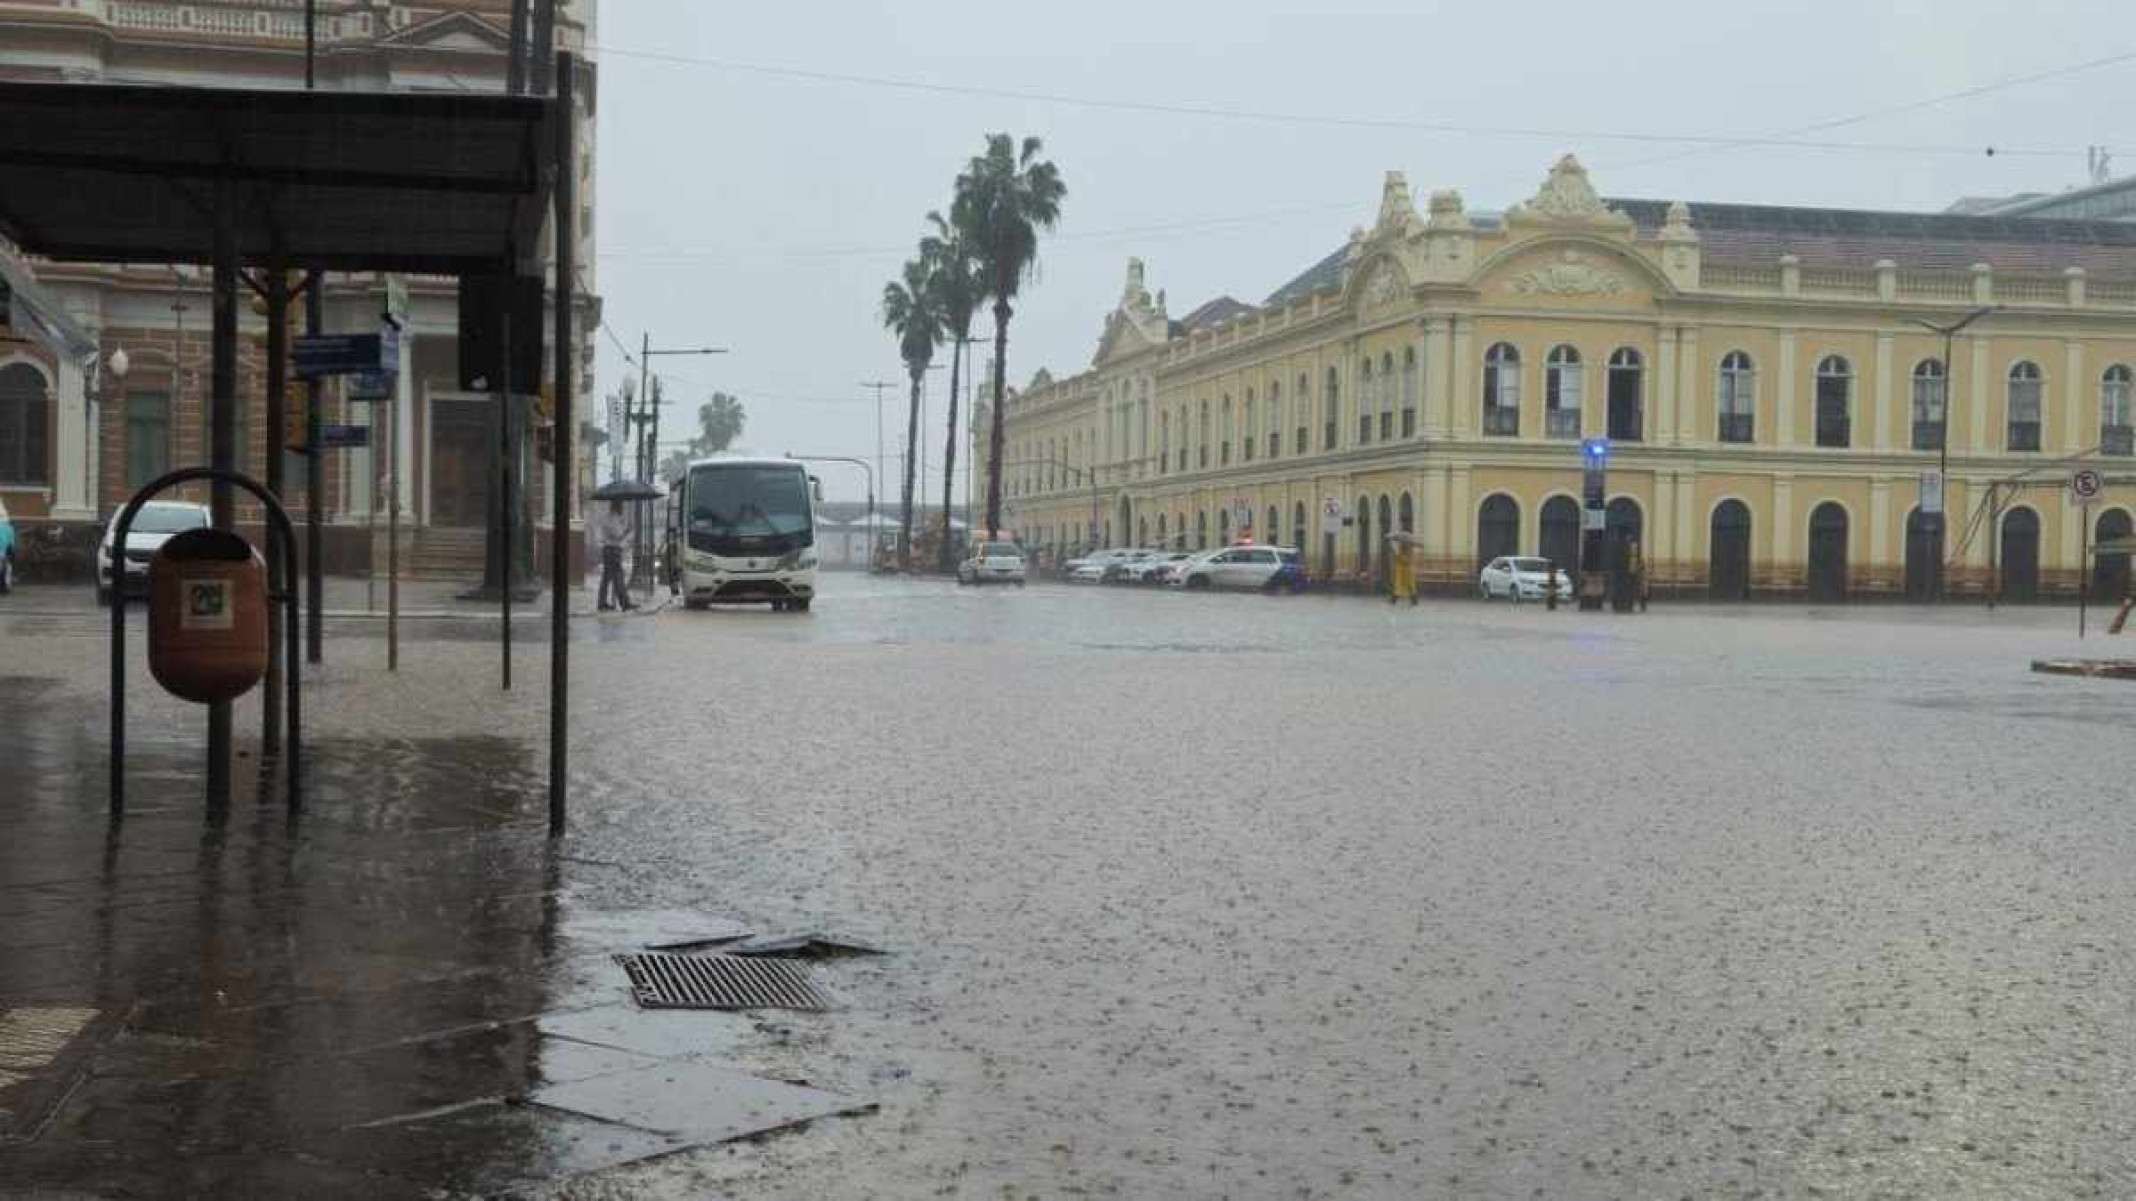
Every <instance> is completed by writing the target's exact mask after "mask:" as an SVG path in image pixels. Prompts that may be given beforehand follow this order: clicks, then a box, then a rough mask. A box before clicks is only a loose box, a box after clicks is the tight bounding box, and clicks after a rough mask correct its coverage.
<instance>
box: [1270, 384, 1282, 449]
mask: <svg viewBox="0 0 2136 1201" xmlns="http://www.w3.org/2000/svg"><path fill="white" fill-rule="evenodd" d="M1267 432H1268V457H1269V458H1271V459H1273V458H1275V457H1276V456H1277V455H1280V454H1282V453H1283V381H1282V380H1277V381H1275V382H1274V383H1272V384H1270V385H1268V431H1267Z"/></svg>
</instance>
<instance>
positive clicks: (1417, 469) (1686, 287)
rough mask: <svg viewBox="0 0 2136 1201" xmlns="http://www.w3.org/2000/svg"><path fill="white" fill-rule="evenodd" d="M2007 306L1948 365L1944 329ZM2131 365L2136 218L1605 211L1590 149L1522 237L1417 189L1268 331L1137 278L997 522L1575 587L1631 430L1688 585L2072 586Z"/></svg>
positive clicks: (1653, 510)
mask: <svg viewBox="0 0 2136 1201" xmlns="http://www.w3.org/2000/svg"><path fill="white" fill-rule="evenodd" d="M1983 309H1986V310H1989V311H1988V312H1986V313H1985V314H1984V315H1982V316H1980V317H1978V318H1977V319H1976V320H1974V322H1973V323H1972V324H1971V325H1969V326H1967V327H1966V328H1965V329H1964V330H1963V331H1962V332H1959V333H1957V334H1956V335H1955V336H1954V337H1952V338H1951V339H1950V340H1949V342H1950V351H1949V355H1948V358H1949V360H1950V361H1949V362H1948V363H1946V361H1945V359H1946V351H1945V341H1946V339H1945V338H1944V336H1943V335H1942V334H1940V333H1938V332H1935V331H1933V330H1931V329H1930V328H1928V327H1930V326H1948V325H1951V324H1954V323H1956V322H1957V321H1959V320H1961V319H1963V318H1965V317H1967V316H1968V315H1970V314H1973V313H1976V312H1978V311H1980V310H1983ZM2132 369H2136V225H2126V224H2113V223H2076V222H2063V221H2048V220H2030V219H2022V218H2001V219H1989V218H1978V217H1968V216H1953V215H1941V214H1938V215H1926V214H1899V213H1874V212H1858V211H1850V210H1827V209H1803V208H1783V207H1768V206H1749V205H1704V204H1696V203H1692V204H1686V203H1683V202H1675V203H1663V202H1658V201H1641V200H1612V201H1608V202H1605V201H1603V200H1602V199H1601V198H1599V197H1598V196H1597V195H1596V193H1595V191H1594V189H1593V187H1592V186H1591V184H1590V183H1589V181H1588V179H1587V175H1586V172H1585V171H1584V170H1583V169H1582V168H1581V167H1580V165H1579V164H1578V163H1577V162H1576V161H1575V160H1573V159H1572V158H1571V157H1570V156H1567V157H1565V158H1564V159H1562V160H1560V161H1559V162H1558V163H1557V164H1556V165H1555V166H1554V167H1553V168H1552V170H1551V171H1550V173H1549V176H1548V178H1547V179H1546V181H1545V182H1544V184H1543V185H1542V187H1541V189H1540V190H1539V191H1538V192H1537V193H1536V195H1535V196H1534V197H1533V198H1531V199H1530V200H1528V201H1526V202H1525V203H1523V204H1520V205H1518V206H1515V207H1514V208H1513V209H1512V210H1510V211H1508V212H1506V213H1504V214H1502V215H1489V214H1469V213H1467V212H1466V211H1464V208H1463V205H1462V201H1461V198H1460V196H1459V194H1458V193H1456V192H1452V191H1442V192H1437V193H1434V194H1433V195H1432V196H1431V198H1430V200H1429V203H1428V205H1427V209H1426V211H1425V212H1424V213H1422V214H1420V213H1418V212H1417V211H1416V208H1415V206H1414V204H1413V202H1412V200H1411V197H1410V193H1409V189H1408V187H1407V185H1406V183H1405V182H1404V180H1403V179H1402V177H1401V176H1400V174H1398V173H1390V174H1389V175H1388V177H1387V180H1386V182H1385V184H1384V187H1383V191H1382V196H1381V203H1380V210H1379V215H1378V218H1377V220H1376V221H1375V223H1374V225H1373V226H1372V228H1370V229H1363V228H1360V229H1357V230H1354V231H1352V233H1351V236H1350V238H1349V240H1348V242H1347V244H1346V245H1344V246H1343V247H1342V248H1341V249H1339V250H1337V251H1336V252H1335V253H1333V254H1331V255H1329V256H1328V257H1327V258H1326V259H1324V260H1322V261H1321V262H1320V263H1318V264H1316V265H1315V266H1314V267H1312V268H1311V269H1309V270H1308V271H1306V272H1305V273H1304V274H1303V275H1301V276H1299V277H1298V278H1297V279H1295V280H1293V281H1291V282H1290V283H1289V284H1287V285H1285V286H1284V287H1283V288H1281V289H1279V290H1277V291H1276V292H1275V293H1273V294H1272V295H1270V296H1269V297H1268V298H1267V299H1266V300H1265V301H1264V302H1263V303H1261V304H1259V305H1246V304H1242V303H1239V302H1237V301H1233V300H1230V299H1229V298H1223V299H1220V300H1217V301H1212V302H1210V303H1209V304H1206V305H1203V306H1202V307H1201V308H1199V309H1196V310H1195V311H1194V312H1192V313H1189V314H1188V315H1186V316H1185V317H1183V318H1180V319H1176V320H1175V319H1173V318H1172V317H1171V316H1170V315H1169V314H1168V313H1167V311H1166V305H1165V300H1164V297H1163V294H1162V293H1158V294H1157V295H1156V296H1155V297H1152V295H1151V294H1150V292H1149V291H1148V289H1147V287H1146V285H1145V281H1144V278H1143V268H1142V265H1141V263H1140V262H1130V264H1129V268H1128V278H1127V283H1126V287H1125V289H1124V291H1123V294H1122V297H1121V300H1120V302H1119V304H1118V305H1117V306H1116V307H1115V309H1114V310H1113V312H1112V313H1110V314H1109V315H1107V317H1106V319H1105V323H1104V327H1103V331H1102V335H1101V337H1100V340H1099V345H1098V350H1097V353H1096V355H1095V357H1094V360H1093V362H1092V364H1091V366H1090V367H1089V368H1088V369H1087V370H1084V371H1082V372H1079V373H1077V374H1075V375H1073V376H1068V377H1064V378H1060V379H1054V378H1052V377H1050V376H1048V375H1047V374H1046V373H1044V372H1040V373H1039V375H1038V376H1037V377H1036V378H1035V379H1034V380H1033V382H1032V385H1031V386H1030V387H1028V388H1026V389H1023V390H1022V391H1020V392H1018V393H1016V394H1015V395H1013V396H1012V397H1011V399H1010V401H1009V405H1008V412H1007V414H1006V437H1005V454H1004V462H1003V469H1004V509H1005V514H1004V522H1005V524H1006V525H1007V526H1008V527H1009V528H1010V529H1013V530H1015V531H1016V532H1017V533H1018V535H1019V537H1021V538H1022V539H1023V540H1024V541H1025V542H1026V543H1027V544H1028V545H1032V546H1036V547H1045V548H1048V549H1051V550H1054V551H1056V552H1061V553H1065V552H1067V551H1069V550H1072V549H1076V548H1081V547H1087V546H1091V545H1098V544H1102V545H1164V546H1184V547H1187V548H1194V547H1198V546H1214V545H1218V544H1221V543H1222V542H1225V541H1229V540H1233V539H1236V538H1239V537H1252V538H1255V539H1256V540H1259V541H1264V542H1275V543H1280V544H1284V545H1295V546H1298V547H1300V548H1301V549H1303V550H1304V551H1305V552H1306V559H1307V564H1308V567H1309V568H1310V569H1311V570H1312V571H1313V573H1314V574H1315V575H1318V576H1323V577H1329V578H1335V579H1350V580H1358V581H1364V580H1369V579H1372V578H1374V577H1375V576H1376V575H1377V574H1378V573H1380V572H1383V571H1384V569H1385V559H1384V548H1385V536H1386V535H1387V534H1388V533H1389V532H1390V531H1392V530H1395V529H1406V530H1410V531H1413V532H1414V533H1416V534H1417V535H1418V536H1419V537H1420V538H1421V539H1422V542H1423V553H1422V555H1421V556H1420V560H1419V562H1420V568H1419V570H1420V575H1421V578H1422V579H1423V581H1424V582H1425V584H1426V585H1427V586H1437V587H1440V588H1466V587H1470V586H1472V584H1473V580H1474V576H1475V572H1476V569H1477V567H1478V565H1479V564H1480V563H1481V562H1484V561H1487V560H1488V559H1489V558H1492V557H1495V556H1497V555H1501V554H1514V553H1519V554H1542V555H1546V556H1548V557H1551V558H1553V559H1557V560H1559V561H1560V562H1564V563H1567V564H1572V563H1575V562H1576V560H1577V547H1578V540H1579V536H1580V534H1579V531H1580V528H1581V522H1582V514H1581V499H1580V494H1581V479H1582V476H1581V456H1580V447H1581V444H1582V441H1583V440H1584V439H1590V438H1606V439H1607V440H1608V442H1609V448H1610V450H1609V460H1608V462H1609V470H1608V500H1609V509H1608V522H1609V525H1610V527H1611V529H1612V531H1613V536H1617V534H1618V533H1621V535H1622V536H1626V537H1633V538H1636V539H1637V540H1638V541H1639V542H1640V544H1641V546H1642V549H1643V551H1644V554H1645V557H1646V559H1647V561H1648V562H1649V564H1650V570H1651V572H1652V576H1653V582H1654V584H1655V586H1656V587H1657V588H1658V589H1661V590H1664V591H1674V592H1679V593H1691V594H1713V595H1718V596H1723V597H1737V596H1745V595H1753V594H1756V595H1804V594H1807V595H1810V596H1812V597H1818V598H1838V597H1844V596H1868V595H1878V594H1902V593H1907V592H1913V593H1915V594H1926V593H1928V592H1930V591H1933V588H1934V584H1933V582H1932V581H1933V580H1934V579H1935V577H1936V575H1937V573H1939V572H1940V573H1941V574H1942V578H1943V581H1944V584H1943V586H1944V587H1945V588H1946V589H1947V590H1948V591H1949V592H1951V593H1974V594H1978V593H1980V592H1982V591H1985V590H1988V589H1990V588H1994V589H1997V590H1999V591H2000V592H2001V593H2003V594H2004V595H2007V596H2010V597H2012V598H2022V597H2027V596H2032V595H2039V594H2043V593H2058V592H2073V591H2074V590H2075V589H2076V587H2077V583H2078V581H2079V579H2080V578H2083V577H2084V575H2085V574H2086V573H2087V570H2088V569H2087V568H2086V566H2085V562H2086V554H2085V549H2086V545H2087V543H2088V541H2089V540H2090V539H2091V538H2097V537H2100V536H2111V537H2120V536H2126V535H2127V533H2128V532H2129V530H2130V525H2131V518H2132V510H2136V460H2132V459H2131V458H2130V457H2129V452H2130V450H2131V433H2132V426H2136V414H2132V399H2131V372H2132ZM1946 438H1947V439H1948V442H1947V445H1946V444H1945V442H1944V439H1946ZM1946 455H1947V457H1948V463H1949V473H1948V476H1947V477H1945V478H1947V480H1948V483H1947V486H1946V489H1945V491H1946V493H1947V502H1948V528H1947V532H1946V534H1945V536H1944V538H1943V540H1942V545H1941V546H1940V547H1939V546H1938V544H1937V539H1936V522H1935V519H1934V517H1933V516H1931V515H1929V514H1928V513H1926V512H1924V511H1923V509H1922V503H1921V502H1922V500H1923V492H1924V490H1926V491H1928V492H1931V493H1932V492H1933V489H1934V481H1935V478H1937V477H1936V476H1935V473H1936V472H1937V470H1938V464H1939V460H1940V459H1941V458H1943V457H1944V456H1946ZM2077 466H2091V467H2095V468H2097V469H2099V470H2100V471H2101V472H2102V474H2103V475H2104V477H2105V479H2106V482H2107V485H2108V486H2107V490H2106V494H2105V495H2104V496H2103V497H2102V498H2101V499H2100V500H2099V501H2097V502H2096V503H2095V504H2093V505H2092V506H2091V507H2089V508H2082V507H2080V506H2079V505H2078V504H2077V503H2076V502H2075V500H2074V499H2073V498H2072V497H2071V495H2070V492H2069V488H2068V486H2067V484H2068V480H2069V477H2070V473H2071V471H2072V469H2073V468H2074V467H2077ZM1930 507H1931V508H1932V504H1931V506H1930ZM2126 573H2127V567H2126V560H2125V559H2119V560H2107V561H2104V562H2103V563H2102V564H2101V565H2100V566H2099V567H2098V568H2097V574H2096V577H2095V579H2096V582H2097V583H2098V584H2099V585H2100V586H2102V587H2106V588H2109V589H2111V590H2113V591H2114V592H2115V593H2116V594H2117V595H2118V593H2119V591H2120V590H2121V589H2122V588H2125V586H2126V584H2125V580H2126Z"/></svg>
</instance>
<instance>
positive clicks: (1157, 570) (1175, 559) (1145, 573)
mask: <svg viewBox="0 0 2136 1201" xmlns="http://www.w3.org/2000/svg"><path fill="white" fill-rule="evenodd" d="M1193 557H1194V552H1193V551H1190V550H1160V551H1156V552H1154V553H1152V554H1151V555H1150V557H1149V558H1147V559H1144V560H1142V561H1141V562H1139V563H1130V564H1128V566H1127V568H1126V569H1125V575H1126V578H1127V582H1128V583H1130V584H1162V583H1164V582H1165V580H1166V579H1167V578H1168V577H1170V576H1171V574H1172V572H1173V571H1175V570H1176V569H1178V568H1179V567H1181V566H1184V565H1185V564H1186V562H1187V560H1189V559H1191V558H1193Z"/></svg>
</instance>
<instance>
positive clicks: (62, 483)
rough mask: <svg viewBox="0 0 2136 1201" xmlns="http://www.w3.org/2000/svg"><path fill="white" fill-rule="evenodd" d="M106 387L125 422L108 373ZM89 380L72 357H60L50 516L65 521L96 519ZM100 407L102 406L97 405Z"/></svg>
mask: <svg viewBox="0 0 2136 1201" xmlns="http://www.w3.org/2000/svg"><path fill="white" fill-rule="evenodd" d="M104 384H105V387H107V388H109V389H110V391H111V396H110V401H112V402H114V404H115V406H116V407H118V409H119V421H120V423H121V428H123V427H124V422H125V409H124V406H125V400H124V398H123V397H122V396H121V395H120V393H119V389H118V387H117V385H118V381H117V380H115V379H113V378H112V377H111V375H110V373H109V372H108V371H107V372H106V373H105V375H104ZM87 385H88V379H87V377H86V375H85V374H84V373H83V371H82V365H81V364H80V363H78V362H76V361H75V360H74V357H73V356H72V355H67V354H62V355H60V356H59V378H58V379H56V380H54V381H53V384H52V407H53V414H52V416H53V422H52V435H53V436H52V454H53V457H54V459H55V460H56V462H54V464H53V471H52V485H53V488H52V516H53V517H56V518H59V519H61V520H65V521H87V520H89V519H91V518H93V517H95V516H96V476H95V474H94V471H95V463H94V462H93V461H92V459H91V457H90V456H91V455H93V453H94V450H93V448H94V446H95V442H96V439H95V438H94V437H93V436H92V432H91V431H90V429H89V396H88V390H87ZM99 407H102V406H99Z"/></svg>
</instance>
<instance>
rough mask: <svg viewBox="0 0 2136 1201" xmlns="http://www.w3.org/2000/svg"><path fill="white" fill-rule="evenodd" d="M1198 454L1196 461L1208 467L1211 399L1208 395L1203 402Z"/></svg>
mask: <svg viewBox="0 0 2136 1201" xmlns="http://www.w3.org/2000/svg"><path fill="white" fill-rule="evenodd" d="M1197 456H1198V457H1197V459H1196V462H1197V463H1198V464H1199V465H1200V466H1203V467H1207V466H1208V465H1209V401H1208V398H1207V397H1204V398H1203V399H1202V402H1201V447H1200V450H1199V451H1198V452H1197Z"/></svg>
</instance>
